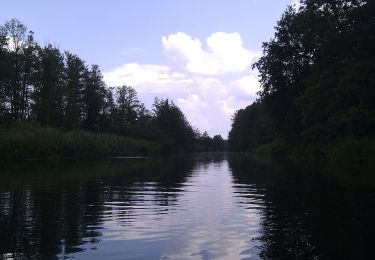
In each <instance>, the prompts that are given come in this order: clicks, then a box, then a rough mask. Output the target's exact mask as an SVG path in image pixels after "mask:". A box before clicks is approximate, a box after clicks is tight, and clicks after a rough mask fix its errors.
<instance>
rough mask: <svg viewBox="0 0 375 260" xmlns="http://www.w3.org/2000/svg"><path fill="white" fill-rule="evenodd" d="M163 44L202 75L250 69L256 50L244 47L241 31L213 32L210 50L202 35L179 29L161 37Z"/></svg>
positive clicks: (185, 65) (172, 55)
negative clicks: (204, 45) (205, 46)
mask: <svg viewBox="0 0 375 260" xmlns="http://www.w3.org/2000/svg"><path fill="white" fill-rule="evenodd" d="M162 44H163V48H164V50H165V52H166V54H167V55H168V57H170V58H171V59H172V60H173V61H175V62H176V63H177V64H178V65H181V66H182V67H183V68H184V69H185V70H187V71H188V72H191V73H194V74H201V75H223V74H226V73H238V72H243V71H245V70H248V69H249V66H250V65H251V63H252V62H253V60H254V58H256V57H257V56H258V55H257V53H256V52H252V51H249V50H247V49H245V48H244V47H243V42H242V39H241V36H240V35H239V34H238V33H224V32H217V33H213V34H212V35H211V36H210V37H208V38H207V39H206V44H207V50H204V49H203V46H202V43H201V41H200V40H199V39H193V38H192V37H191V36H189V35H187V34H185V33H182V32H178V33H175V34H171V35H169V36H167V37H166V36H164V37H162Z"/></svg>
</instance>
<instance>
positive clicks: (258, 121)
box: [228, 0, 375, 156]
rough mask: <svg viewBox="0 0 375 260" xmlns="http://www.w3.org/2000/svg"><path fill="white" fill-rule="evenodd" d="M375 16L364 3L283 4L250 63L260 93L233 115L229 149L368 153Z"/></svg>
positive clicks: (373, 121) (308, 0)
mask: <svg viewBox="0 0 375 260" xmlns="http://www.w3.org/2000/svg"><path fill="white" fill-rule="evenodd" d="M374 14H375V2H374V1H367V0H332V1H331V0H330V1H328V0H303V1H301V6H300V7H299V8H297V7H295V6H289V7H288V8H287V10H286V11H285V12H284V14H283V15H282V17H281V19H280V20H279V21H278V23H277V26H276V27H275V29H276V32H275V36H274V38H273V39H271V40H270V41H268V42H265V43H263V56H262V57H261V58H260V59H259V61H258V62H256V63H255V64H254V65H253V66H254V68H256V69H257V70H258V71H259V73H260V82H261V86H262V90H261V91H260V92H259V95H260V97H259V99H258V100H257V101H256V102H254V103H253V104H252V105H250V106H248V107H247V108H245V109H241V110H239V111H237V112H236V113H235V115H234V117H233V123H232V129H231V131H230V134H229V140H228V142H229V147H230V149H231V150H235V151H254V150H257V149H258V150H262V149H263V150H267V149H268V150H272V151H273V152H276V153H277V152H283V151H284V150H285V149H287V150H288V151H292V150H294V151H297V152H298V151H306V150H315V151H318V152H322V151H325V150H327V149H330V148H332V147H334V146H339V147H340V149H346V150H347V151H348V152H352V155H353V156H358V153H357V155H356V152H357V151H358V152H360V151H362V153H364V154H369V153H372V154H374V147H375V142H374V135H375V48H374V42H375V20H374ZM353 151H356V152H353ZM359 156H361V155H359Z"/></svg>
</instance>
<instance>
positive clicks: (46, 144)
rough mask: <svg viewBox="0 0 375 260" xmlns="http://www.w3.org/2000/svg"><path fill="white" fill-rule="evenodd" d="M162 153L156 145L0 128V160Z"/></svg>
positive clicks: (91, 135) (41, 129) (90, 135)
mask: <svg viewBox="0 0 375 260" xmlns="http://www.w3.org/2000/svg"><path fill="white" fill-rule="evenodd" d="M161 153H162V146H161V145H160V144H159V143H157V142H152V141H145V140H138V139H130V138H125V137H121V136H116V135H112V134H96V133H90V132H86V131H83V130H74V131H68V132H66V131H63V130H60V129H56V128H49V127H41V126H38V125H34V124H30V123H25V122H20V123H14V124H12V125H11V126H10V127H8V128H5V127H1V126H0V160H15V159H51V158H82V159H90V158H102V157H110V156H140V155H141V156H145V155H158V154H161Z"/></svg>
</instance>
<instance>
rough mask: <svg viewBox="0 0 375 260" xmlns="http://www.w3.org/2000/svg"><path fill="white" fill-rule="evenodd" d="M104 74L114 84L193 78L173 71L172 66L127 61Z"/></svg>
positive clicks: (165, 82) (168, 81)
mask: <svg viewBox="0 0 375 260" xmlns="http://www.w3.org/2000/svg"><path fill="white" fill-rule="evenodd" d="M103 76H104V81H105V82H106V83H107V84H109V85H113V86H120V85H125V84H127V85H132V86H137V85H141V84H145V83H152V84H168V83H175V84H178V83H187V82H191V79H188V78H187V77H186V76H184V75H183V74H181V73H177V72H172V70H171V68H169V67H167V66H161V65H154V64H144V65H143V64H138V63H127V64H124V65H122V66H121V67H119V68H116V69H115V70H113V71H110V72H107V73H104V74H103Z"/></svg>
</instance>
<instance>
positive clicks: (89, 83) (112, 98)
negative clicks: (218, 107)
mask: <svg viewBox="0 0 375 260" xmlns="http://www.w3.org/2000/svg"><path fill="white" fill-rule="evenodd" d="M0 134H1V140H0V158H10V159H14V158H30V157H31V158H32V157H37V158H40V157H44V156H46V155H51V154H52V155H58V156H67V157H76V156H78V157H81V156H83V155H85V156H92V155H94V156H95V155H99V154H101V155H111V156H120V155H137V154H140V155H144V154H149V153H176V152H191V151H213V150H215V151H217V150H223V149H225V141H224V140H223V138H222V137H221V136H219V135H217V136H214V137H213V138H211V137H210V136H208V134H207V133H206V132H205V133H203V134H201V133H200V132H199V131H198V130H197V129H195V128H193V127H192V126H191V125H190V124H189V122H188V121H187V120H186V117H185V115H184V114H183V113H182V112H181V110H180V109H179V108H178V107H177V106H176V105H175V104H174V103H173V101H170V100H168V99H158V98H155V102H154V104H153V106H152V110H151V111H149V110H148V109H146V107H145V105H144V104H143V103H142V102H141V101H140V100H139V99H138V96H137V92H136V90H135V89H134V88H132V87H130V86H119V87H112V86H107V85H106V84H105V82H104V81H103V76H102V73H101V71H100V69H99V66H98V65H92V66H89V65H87V64H86V62H85V61H84V60H82V59H81V58H79V57H78V56H77V55H75V54H72V53H70V52H68V51H65V52H62V51H60V50H59V49H58V48H57V47H55V46H53V45H51V44H48V45H46V46H44V47H43V46H40V45H39V44H38V43H37V42H36V41H35V40H34V33H33V32H32V31H28V29H27V27H26V26H25V25H24V24H22V23H21V22H20V21H18V20H16V19H12V20H11V21H8V22H6V23H5V24H4V25H3V26H0Z"/></svg>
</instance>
